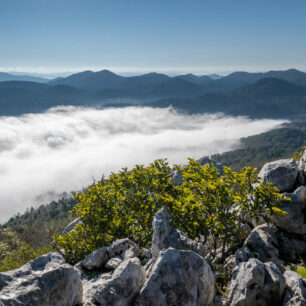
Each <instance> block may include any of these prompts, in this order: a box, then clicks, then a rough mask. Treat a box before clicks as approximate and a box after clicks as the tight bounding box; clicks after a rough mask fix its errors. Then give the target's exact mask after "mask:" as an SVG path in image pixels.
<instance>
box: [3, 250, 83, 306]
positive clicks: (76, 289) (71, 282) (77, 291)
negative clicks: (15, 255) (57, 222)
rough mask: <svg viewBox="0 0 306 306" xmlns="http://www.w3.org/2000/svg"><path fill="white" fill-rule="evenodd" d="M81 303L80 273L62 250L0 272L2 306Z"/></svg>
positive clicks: (48, 305)
mask: <svg viewBox="0 0 306 306" xmlns="http://www.w3.org/2000/svg"><path fill="white" fill-rule="evenodd" d="M81 302H82V283H81V279H80V273H79V271H78V270H77V269H75V268H74V267H72V266H71V265H69V264H66V263H65V260H64V258H63V257H62V256H61V255H60V254H58V253H49V254H46V255H43V256H41V257H39V258H36V259H34V260H32V261H30V262H28V263H27V264H25V265H24V266H22V267H21V268H19V269H16V270H12V271H9V272H4V273H0V305H44V306H51V305H54V306H58V305H63V306H64V305H65V306H66V305H67V306H69V305H77V304H79V303H81Z"/></svg>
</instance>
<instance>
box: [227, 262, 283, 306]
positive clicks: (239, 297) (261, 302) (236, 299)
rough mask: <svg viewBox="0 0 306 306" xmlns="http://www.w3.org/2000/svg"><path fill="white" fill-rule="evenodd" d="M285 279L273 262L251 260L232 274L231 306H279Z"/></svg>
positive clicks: (230, 288) (242, 264)
mask: <svg viewBox="0 0 306 306" xmlns="http://www.w3.org/2000/svg"><path fill="white" fill-rule="evenodd" d="M285 285H286V283H285V278H284V277H283V275H282V272H281V271H280V269H279V268H278V266H277V265H275V264H274V263H273V262H269V263H266V264H264V263H262V262H261V261H259V260H258V259H255V258H251V259H250V260H248V261H247V262H243V263H241V264H240V265H239V266H237V267H236V268H235V269H234V270H233V272H232V280H231V283H230V287H229V304H230V305H231V306H265V305H269V306H279V305H281V303H282V296H283V293H284V290H285Z"/></svg>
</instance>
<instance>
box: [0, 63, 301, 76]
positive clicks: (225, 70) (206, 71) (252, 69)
mask: <svg viewBox="0 0 306 306" xmlns="http://www.w3.org/2000/svg"><path fill="white" fill-rule="evenodd" d="M290 69H296V70H300V71H302V72H306V66H299V67H297V66H295V65H292V66H291V65H286V66H285V65H284V66H269V67H268V66H261V67H260V66H222V67H221V66H218V67H209V66H204V67H127V66H125V67H109V66H108V67H107V66H105V67H103V66H82V67H66V68H64V67H43V66H40V67H21V66H18V67H0V72H4V73H11V74H16V75H21V74H26V75H33V76H42V77H43V76H45V77H48V76H49V77H51V76H53V77H57V76H69V75H71V74H75V73H80V72H84V71H93V72H98V71H102V70H109V71H111V72H113V73H116V74H119V75H120V74H121V75H123V76H133V75H135V76H136V75H140V74H146V73H154V72H155V73H162V74H166V75H169V76H175V75H181V74H194V75H211V74H217V75H220V76H227V75H229V74H231V73H233V72H249V73H260V72H262V73H264V72H268V71H285V70H290Z"/></svg>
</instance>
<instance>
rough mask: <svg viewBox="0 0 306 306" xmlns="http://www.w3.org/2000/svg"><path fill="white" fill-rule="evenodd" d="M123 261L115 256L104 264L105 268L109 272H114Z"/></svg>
mask: <svg viewBox="0 0 306 306" xmlns="http://www.w3.org/2000/svg"><path fill="white" fill-rule="evenodd" d="M122 261H123V259H122V257H120V256H115V257H113V258H111V259H110V260H109V261H108V262H107V263H106V264H105V268H106V269H109V270H115V269H116V268H117V267H118V266H119V265H120V264H121V263H122Z"/></svg>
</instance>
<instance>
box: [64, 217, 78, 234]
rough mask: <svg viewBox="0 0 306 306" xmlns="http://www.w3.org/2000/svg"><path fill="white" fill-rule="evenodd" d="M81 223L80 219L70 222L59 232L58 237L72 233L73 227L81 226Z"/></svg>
mask: <svg viewBox="0 0 306 306" xmlns="http://www.w3.org/2000/svg"><path fill="white" fill-rule="evenodd" d="M81 223H82V221H81V219H80V218H77V219H75V220H73V221H72V222H70V223H69V224H68V225H67V226H66V227H65V228H64V229H63V231H62V232H61V234H60V236H63V235H65V234H67V233H69V232H71V231H73V230H74V227H75V226H76V225H79V224H81Z"/></svg>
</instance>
